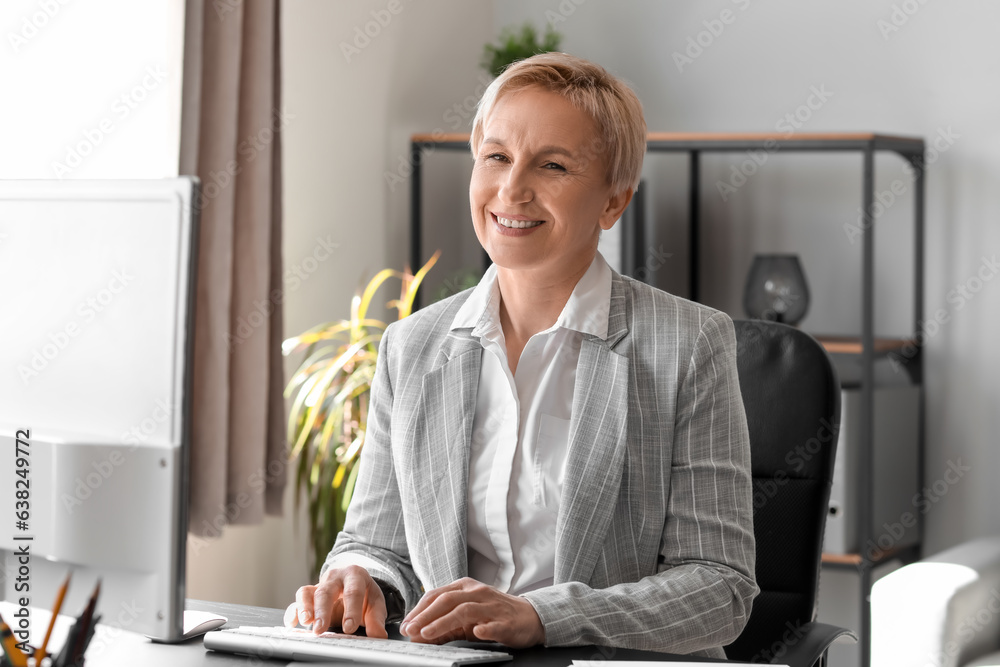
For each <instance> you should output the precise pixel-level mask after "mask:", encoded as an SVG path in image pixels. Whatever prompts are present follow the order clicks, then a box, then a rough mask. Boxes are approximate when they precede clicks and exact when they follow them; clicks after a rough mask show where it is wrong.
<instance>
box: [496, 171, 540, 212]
mask: <svg viewBox="0 0 1000 667" xmlns="http://www.w3.org/2000/svg"><path fill="white" fill-rule="evenodd" d="M530 180H531V179H530V176H529V175H528V173H527V170H525V169H520V168H518V167H517V166H514V167H511V169H510V170H509V171H508V172H507V175H506V177H505V178H504V179H503V181H502V183H501V184H500V192H499V196H500V200H501V201H503V203H505V204H524V203H525V202H529V201H531V200H532V198H533V197H534V193H533V191H532V190H533V188H532V185H531V182H530Z"/></svg>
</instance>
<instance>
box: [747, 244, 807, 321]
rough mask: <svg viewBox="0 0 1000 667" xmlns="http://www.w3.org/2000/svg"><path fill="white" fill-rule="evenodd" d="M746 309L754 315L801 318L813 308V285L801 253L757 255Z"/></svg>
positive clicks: (772, 317) (774, 318) (773, 318)
mask: <svg viewBox="0 0 1000 667" xmlns="http://www.w3.org/2000/svg"><path fill="white" fill-rule="evenodd" d="M743 309H744V310H745V311H746V313H747V315H748V316H749V317H752V318H754V319H760V320H773V321H775V322H781V323H783V324H790V325H792V326H794V325H796V324H798V323H799V322H801V321H802V318H804V317H805V316H806V312H807V311H808V310H809V286H808V285H806V276H805V274H804V273H803V272H802V265H801V264H800V263H799V257H798V255H754V258H753V264H752V265H751V266H750V273H749V274H748V275H747V284H746V289H745V290H744V292H743Z"/></svg>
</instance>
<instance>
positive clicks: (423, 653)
mask: <svg viewBox="0 0 1000 667" xmlns="http://www.w3.org/2000/svg"><path fill="white" fill-rule="evenodd" d="M205 648H206V649H210V650H213V651H224V652H226V653H242V654H246V655H253V656H257V657H260V658H274V659H276V660H302V661H315V660H317V659H325V660H330V659H334V660H353V661H355V662H361V663H372V664H377V665H422V666H426V667H451V665H478V664H482V663H487V662H503V661H506V660H511V656H510V655H509V654H507V653H500V652H498V651H483V650H480V649H472V648H458V647H455V646H439V645H437V644H416V643H412V642H409V641H400V640H398V639H376V638H374V637H356V636H354V635H342V634H337V633H334V632H324V633H323V634H321V635H316V634H313V632H312V631H311V630H305V629H302V628H284V627H271V628H255V627H248V626H241V627H239V628H234V629H232V630H216V631H214V632H209V633H208V634H206V635H205Z"/></svg>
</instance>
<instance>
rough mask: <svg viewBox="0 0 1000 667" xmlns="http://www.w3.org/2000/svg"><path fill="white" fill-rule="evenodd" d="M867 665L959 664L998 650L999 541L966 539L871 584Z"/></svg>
mask: <svg viewBox="0 0 1000 667" xmlns="http://www.w3.org/2000/svg"><path fill="white" fill-rule="evenodd" d="M871 604H872V665H873V667H886V666H890V665H916V664H920V665H922V664H928V663H930V662H933V663H934V664H935V665H937V666H938V667H958V665H962V664H964V663H966V662H968V661H969V660H971V659H973V658H975V657H978V656H980V655H982V654H984V653H989V652H991V651H996V650H997V648H998V645H1000V538H983V539H979V540H973V541H971V542H965V543H963V544H961V545H959V546H957V547H954V548H952V549H948V550H947V551H942V552H941V553H939V554H935V555H934V556H931V557H929V558H925V559H924V560H921V561H919V562H916V563H911V564H910V565H906V566H904V567H901V568H899V569H898V570H896V571H895V572H891V573H889V574H887V575H886V576H884V577H883V578H881V579H879V580H878V581H877V582H875V585H874V586H872V597H871Z"/></svg>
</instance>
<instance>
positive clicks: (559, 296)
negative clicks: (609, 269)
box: [497, 259, 593, 373]
mask: <svg viewBox="0 0 1000 667" xmlns="http://www.w3.org/2000/svg"><path fill="white" fill-rule="evenodd" d="M592 261H593V260H592V259H591V261H588V262H586V263H584V264H582V265H581V266H579V267H577V268H576V270H574V271H571V272H568V273H565V274H563V275H561V276H559V277H558V278H554V279H553V278H550V279H545V278H542V277H539V276H537V275H535V274H533V273H531V272H525V271H509V270H507V269H504V268H502V267H499V266H498V267H497V282H498V283H499V287H500V326H501V327H502V328H503V335H504V341H505V342H506V346H507V362H508V364H509V365H510V372H511V373H514V372H516V370H517V362H518V359H520V357H521V351H522V350H523V349H524V346H525V344H527V342H528V339H529V338H531V337H532V336H534V335H535V334H536V333H538V332H539V331H545V330H546V329H548V328H549V327H551V326H552V325H553V324H555V322H556V320H557V319H558V318H559V314H560V313H561V312H562V309H563V307H565V305H566V302H567V301H569V297H570V295H571V294H573V289H574V288H575V287H576V284H577V283H578V282H580V278H582V277H583V275H584V274H585V273H586V272H587V269H589V268H590V264H591V262H592Z"/></svg>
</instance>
